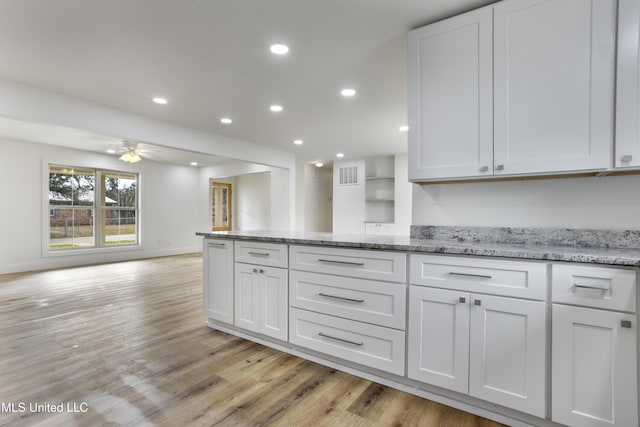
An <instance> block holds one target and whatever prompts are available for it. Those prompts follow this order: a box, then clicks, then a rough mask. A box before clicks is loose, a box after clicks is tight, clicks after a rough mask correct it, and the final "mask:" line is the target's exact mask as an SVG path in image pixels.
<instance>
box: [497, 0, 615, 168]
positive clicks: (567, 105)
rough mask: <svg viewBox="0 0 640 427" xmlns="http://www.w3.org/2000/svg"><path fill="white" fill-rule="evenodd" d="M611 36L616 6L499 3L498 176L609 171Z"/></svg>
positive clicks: (579, 1) (599, 1)
mask: <svg viewBox="0 0 640 427" xmlns="http://www.w3.org/2000/svg"><path fill="white" fill-rule="evenodd" d="M614 30H615V1H613V0H604V1H603V0H592V1H587V0H561V1H557V0H556V1H548V0H510V1H504V2H501V3H498V4H496V6H495V8H494V123H495V128H494V132H495V134H494V170H495V174H496V175H503V174H505V175H511V174H536V173H550V172H551V173H553V172H566V171H581V170H598V169H602V170H604V169H607V168H609V167H610V165H611V147H612V141H613V87H614V58H615V55H614V53H615V31H614Z"/></svg>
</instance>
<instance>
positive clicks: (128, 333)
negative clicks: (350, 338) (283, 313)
mask: <svg viewBox="0 0 640 427" xmlns="http://www.w3.org/2000/svg"><path fill="white" fill-rule="evenodd" d="M201 281H202V258H201V256H200V255H198V254H194V255H185V256H176V257H164V258H154V259H148V260H139V261H128V262H120V263H113V264H104V265H95V266H87V267H78V268H66V269H60V270H51V271H42V272H32V273H19V274H7V275H0V402H2V403H4V404H5V405H7V404H10V403H13V404H15V405H19V404H20V403H23V404H26V405H27V407H26V410H25V411H24V412H21V411H19V410H17V411H16V412H11V411H8V410H4V411H0V426H5V425H7V426H34V425H35V426H42V427H51V426H55V427H57V426H65V427H66V426H80V427H83V426H118V425H123V426H176V425H185V426H212V425H216V426H266V425H269V426H287V427H288V426H349V427H352V426H355V427H358V426H444V427H446V426H456V427H457V426H469V427H471V426H483V427H485V426H486V427H497V426H499V424H497V423H494V422H492V421H489V420H485V419H482V418H479V417H476V416H473V415H471V414H467V413H464V412H461V411H457V410H455V409H452V408H448V407H446V406H443V405H439V404H437V403H434V402H429V401H427V400H424V399H421V398H419V397H416V396H412V395H409V394H406V393H403V392H400V391H397V390H393V389H390V388H387V387H383V386H380V385H378V384H375V383H372V382H370V381H367V380H364V379H361V378H358V377H355V376H352V375H349V374H346V373H344V372H340V371H336V370H334V369H331V368H328V367H325V366H321V365H318V364H315V363H313V362H310V361H306V360H303V359H300V358H298V357H295V356H292V355H289V354H286V353H282V352H279V351H277V350H274V349H271V348H268V347H265V346H262V345H260V344H257V343H253V342H250V341H247V340H243V339H240V338H237V337H234V336H232V335H229V334H225V333H222V332H219V331H215V330H212V329H210V328H208V327H206V326H205V320H206V319H205V317H204V315H203V314H202V283H201ZM60 403H62V404H64V405H82V404H84V405H86V407H85V406H83V408H84V409H86V412H69V411H68V410H67V408H66V407H65V410H64V411H63V412H61V413H59V412H52V411H39V410H36V411H31V410H30V408H29V405H30V404H51V405H57V404H60ZM5 409H6V408H5ZM17 409H19V408H17Z"/></svg>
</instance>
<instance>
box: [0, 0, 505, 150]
mask: <svg viewBox="0 0 640 427" xmlns="http://www.w3.org/2000/svg"><path fill="white" fill-rule="evenodd" d="M493 2H494V1H493V0H269V1H267V0H135V1H131V0H51V1H42V0H0V52H1V58H2V59H1V60H0V77H2V78H6V79H9V80H14V81H17V82H21V83H24V84H27V85H31V86H35V87H39V88H43V89H49V90H52V91H55V92H59V93H63V94H66V95H70V96H74V97H77V98H80V99H84V100H87V101H92V102H95V103H98V104H104V105H108V106H112V107H116V108H120V109H122V110H127V111H131V112H134V113H139V114H143V115H146V116H151V117H155V118H158V119H162V120H167V121H170V122H174V123H179V124H183V125H187V126H191V127H194V128H199V129H204V130H208V131H212V132H215V133H219V134H222V135H226V136H230V137H233V138H237V139H241V140H245V141H248V142H252V143H255V144H262V145H265V146H268V147H271V148H276V149H280V150H286V151H292V152H295V153H296V155H298V156H300V158H301V159H303V160H305V161H312V160H324V161H332V160H333V159H334V158H335V154H336V153H337V152H343V153H344V154H345V158H357V157H364V156H371V155H384V154H395V153H402V152H406V143H407V134H406V133H401V132H399V131H398V127H399V126H400V125H403V124H406V121H407V112H406V98H407V90H406V85H407V82H406V35H407V31H408V30H410V29H411V28H415V27H418V26H421V25H424V24H427V23H430V22H433V21H436V20H439V19H442V18H445V17H448V16H451V15H454V14H457V13H460V12H463V11H466V10H470V9H473V8H476V7H479V6H483V5H485V4H489V3H493ZM273 43H285V44H288V45H289V46H290V49H291V50H290V52H289V54H288V55H286V56H281V57H280V56H275V55H273V54H271V53H270V52H269V46H270V45H271V44H273ZM347 86H348V87H353V88H355V89H356V90H357V95H356V96H355V97H353V98H343V97H341V96H340V94H339V92H340V89H341V88H343V87H347ZM154 96H163V97H166V98H167V99H168V100H169V104H167V105H164V106H162V105H157V104H154V103H153V102H151V98H152V97H154ZM271 104H279V105H282V106H283V107H284V111H282V112H280V113H272V112H271V111H269V106H270V105H271ZM223 116H228V117H231V118H233V120H234V122H233V124H231V125H222V124H221V123H220V122H219V119H220V118H221V117H223ZM11 124H12V123H11V121H0V135H3V134H4V136H7V135H6V134H7V133H8V134H11V133H12V131H10V130H9V128H10V127H11ZM13 125H15V123H13ZM18 127H21V126H18ZM3 130H4V132H3ZM50 130H51V129H50ZM42 131H43V129H42V128H41V127H38V126H34V129H33V132H34V133H38V132H40V135H39V138H40V139H42V138H45V139H46V135H47V132H44V133H43V132H42ZM19 134H20V135H22V136H21V138H24V139H26V140H33V139H34V138H35V137H34V138H31V139H30V137H29V130H28V127H25V128H24V129H21V130H20V132H19ZM81 134H82V133H81V132H80V133H79V135H81ZM76 136H78V135H76ZM85 136H87V138H88V139H87V141H84V142H83V143H82V144H80V143H78V142H76V143H75V144H76V145H75V148H80V147H82V148H83V149H91V150H95V151H102V152H104V149H105V148H104V147H105V144H107V145H108V144H113V143H114V141H109V142H105V141H104V140H102V141H101V142H102V143H100V137H91V136H90V135H89V134H85ZM62 139H63V140H64V138H62ZM72 139H73V138H72ZM294 139H303V140H304V144H303V145H302V146H294V145H293V143H292V141H293V140H294ZM38 142H47V141H42V140H40V141H38ZM48 142H49V143H55V144H60V145H65V142H64V141H62V142H61V138H56V139H55V140H52V141H48ZM115 143H118V141H115ZM78 144H80V146H78ZM67 145H69V146H74V145H73V144H67ZM146 148H148V149H149V152H151V151H152V148H153V149H154V150H155V151H156V153H159V154H158V156H159V157H158V158H159V160H161V161H167V158H173V156H180V154H178V152H177V151H176V150H169V149H167V148H166V147H156V148H154V147H151V146H149V147H146ZM187 154H189V153H187ZM187 157H188V156H187ZM202 160H203V161H204V159H202ZM219 160H220V159H218V158H212V159H211V162H214V163H215V162H218V161H219ZM180 161H183V159H182V158H180ZM176 162H177V160H176Z"/></svg>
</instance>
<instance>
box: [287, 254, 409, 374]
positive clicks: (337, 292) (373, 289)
mask: <svg viewBox="0 0 640 427" xmlns="http://www.w3.org/2000/svg"><path fill="white" fill-rule="evenodd" d="M289 251H290V255H289V257H290V259H291V265H290V268H291V270H290V290H289V294H290V302H289V306H290V309H289V314H290V318H291V322H290V331H289V341H290V342H291V343H292V344H295V345H298V346H301V347H305V348H308V349H311V350H315V351H320V352H322V353H325V354H327V355H330V356H333V357H338V358H341V359H344V360H348V361H350V362H354V363H359V364H361V365H364V366H367V367H371V368H375V369H379V370H382V371H386V372H390V373H393V374H397V375H404V368H405V323H406V317H405V313H406V311H405V310H406V293H407V286H406V254H404V253H396V252H382V251H380V252H379V251H367V250H361V249H341V248H327V247H318V246H315V247H310V246H290V247H289Z"/></svg>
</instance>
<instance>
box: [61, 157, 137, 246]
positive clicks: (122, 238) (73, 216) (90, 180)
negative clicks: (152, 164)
mask: <svg viewBox="0 0 640 427" xmlns="http://www.w3.org/2000/svg"><path fill="white" fill-rule="evenodd" d="M137 183H138V175H137V174H135V173H129V172H113V171H103V170H97V169H87V168H74V167H71V166H57V165H49V202H48V203H49V245H48V247H49V250H50V251H56V250H66V249H78V248H97V247H105V246H118V245H135V244H138V241H139V238H138V229H139V227H138V225H139V224H138V186H137ZM96 195H100V196H99V197H97V198H96Z"/></svg>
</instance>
